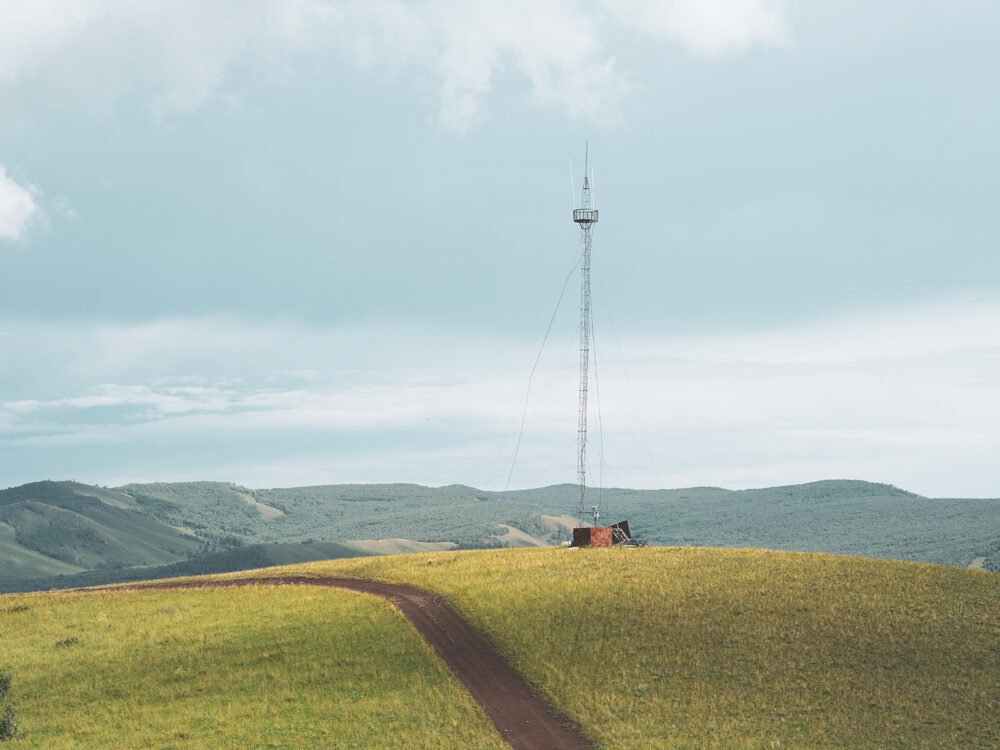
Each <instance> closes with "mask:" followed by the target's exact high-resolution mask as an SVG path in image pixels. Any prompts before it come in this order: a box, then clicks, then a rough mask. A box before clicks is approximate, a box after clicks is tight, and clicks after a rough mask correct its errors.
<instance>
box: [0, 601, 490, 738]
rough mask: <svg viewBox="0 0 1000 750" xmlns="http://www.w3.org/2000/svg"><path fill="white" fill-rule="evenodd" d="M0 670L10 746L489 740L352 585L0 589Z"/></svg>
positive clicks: (416, 647)
mask: <svg viewBox="0 0 1000 750" xmlns="http://www.w3.org/2000/svg"><path fill="white" fill-rule="evenodd" d="M73 639H75V640H73ZM60 644H62V645H60ZM0 669H4V670H6V671H9V672H11V673H12V674H13V677H14V689H13V699H14V701H15V703H16V705H17V709H18V713H19V717H20V723H21V727H22V735H21V736H20V737H18V738H17V739H15V740H12V741H9V742H6V743H3V744H4V747H7V746H9V747H10V748H12V750H13V748H45V749H46V750H58V749H59V748H178V749H180V748H314V747H315V748H320V747H321V748H428V749H432V748H433V749H434V750H439V749H440V748H496V749H497V750H499V748H502V747H503V743H502V742H501V740H500V738H499V736H498V735H497V734H496V731H495V729H494V728H493V727H492V725H491V724H490V723H489V721H488V719H487V718H486V717H485V715H484V714H483V713H482V711H481V710H480V709H479V707H478V706H476V705H475V704H474V703H473V701H472V700H471V698H470V697H469V696H468V694H467V693H465V691H464V690H463V689H462V688H461V686H460V685H459V684H458V683H457V681H456V680H455V679H454V678H453V677H452V676H451V675H450V673H448V671H447V668H446V667H445V666H444V665H443V664H442V663H441V662H440V661H439V660H438V659H437V657H436V656H435V655H434V654H433V652H432V650H431V649H430V648H429V647H428V646H427V645H426V644H425V643H424V642H423V640H422V639H421V638H420V636H419V635H418V634H417V633H416V631H415V630H414V629H413V627H412V626H411V625H410V624H409V623H408V622H407V621H406V620H405V618H403V616H402V615H401V614H400V613H399V612H398V611H397V610H395V609H394V608H393V607H392V606H391V605H390V604H389V603H387V602H385V601H383V600H381V599H377V598H375V597H370V596H365V595H360V594H355V593H352V592H343V591H336V590H330V589H319V588H313V587H284V588H275V587H252V588H242V589H224V590H186V591H185V590H180V591H147V592H121V593H89V594H32V595H17V596H3V597H0Z"/></svg>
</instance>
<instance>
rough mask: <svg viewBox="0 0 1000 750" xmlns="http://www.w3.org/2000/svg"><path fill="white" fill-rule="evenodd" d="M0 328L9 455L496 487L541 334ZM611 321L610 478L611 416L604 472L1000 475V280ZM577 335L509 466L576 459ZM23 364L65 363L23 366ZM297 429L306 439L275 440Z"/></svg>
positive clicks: (560, 350)
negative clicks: (733, 324)
mask: <svg viewBox="0 0 1000 750" xmlns="http://www.w3.org/2000/svg"><path fill="white" fill-rule="evenodd" d="M0 328H2V329H3V330H4V331H5V332H6V334H7V335H5V336H3V337H0V392H4V393H6V394H11V393H12V391H13V388H12V386H16V387H17V388H19V389H21V393H20V394H18V395H17V396H16V397H11V396H9V395H8V399H9V400H7V401H6V402H5V403H0V443H2V446H0V456H2V455H3V454H4V453H5V451H9V450H11V449H17V450H18V451H19V453H18V455H22V456H23V455H24V451H37V453H38V455H39V456H45V457H47V460H52V457H53V456H55V455H56V454H54V453H50V452H47V451H55V450H57V449H58V450H65V451H67V455H70V453H71V452H72V449H73V446H76V445H94V444H99V443H104V444H107V443H114V444H116V445H120V446H128V447H129V449H130V450H134V451H138V452H140V453H141V452H143V451H144V450H145V451H146V452H145V453H144V454H143V455H146V459H145V461H146V465H153V464H155V461H156V458H157V457H159V456H163V457H164V458H165V459H166V460H169V461H170V463H171V465H177V464H178V463H182V464H183V463H184V462H189V461H197V462H198V463H197V465H198V466H204V465H205V463H206V461H208V460H209V458H210V457H212V456H217V457H218V458H217V460H218V462H219V464H220V466H221V465H222V464H223V463H225V462H227V461H229V462H231V463H232V462H234V461H235V463H232V465H234V466H243V467H249V466H257V467H258V469H256V470H254V471H253V472H252V473H251V474H246V475H238V476H231V477H225V478H229V479H234V480H236V481H248V482H249V481H250V480H251V479H252V480H253V482H256V483H258V484H288V483H293V482H294V481H295V477H294V476H292V474H293V472H292V471H291V469H288V468H287V466H286V467H285V468H284V469H282V462H283V461H284V460H285V459H286V458H287V459H288V461H290V462H291V463H289V464H288V466H304V465H306V464H308V463H309V462H310V461H315V463H314V468H313V469H310V470H309V471H308V472H307V474H308V476H309V477H310V481H313V480H314V479H315V478H316V477H317V475H318V473H322V470H323V469H322V467H323V466H327V467H333V466H336V467H338V468H337V471H338V472H339V473H337V474H327V475H326V479H325V481H339V480H343V479H358V480H360V479H365V480H383V481H412V480H417V479H419V480H420V481H423V482H428V483H436V484H447V483H449V482H464V483H467V484H472V485H476V486H487V487H502V486H503V485H504V483H505V481H506V477H507V471H508V468H509V462H510V458H511V455H512V445H513V436H512V435H511V434H509V432H508V431H509V430H510V428H511V426H512V425H513V426H514V429H515V433H514V434H516V426H517V423H518V422H519V420H520V414H521V412H520V402H521V399H522V397H523V395H524V392H525V376H526V373H527V370H528V368H529V367H530V364H531V362H532V361H533V360H534V354H535V352H534V347H535V346H537V342H520V341H502V340H501V341H498V340H479V339H471V338H457V337H455V336H453V335H446V334H445V333H429V332H427V331H418V330H406V331H401V330H399V329H390V328H385V329H378V328H368V329H364V330H360V329H359V330H324V329H316V328H310V327H308V326H303V325H299V324H292V323H281V322H274V323H271V324H267V325H261V324H252V323H243V322H239V321H233V320H229V321H226V320H218V319H208V320H173V321H163V322H160V323H151V324H140V325H131V326H125V325H111V324H102V325H85V324H77V325H75V326H74V325H65V324H61V325H55V324H51V325H41V324H32V323H25V322H21V323H18V322H16V321H8V322H7V324H6V325H3V326H0ZM602 330H605V329H604V328H601V327H600V321H598V342H597V343H598V345H599V347H600V353H601V359H600V362H601V371H600V380H599V383H598V382H595V389H594V395H595V399H594V402H596V400H597V399H596V396H597V387H596V386H597V385H599V391H600V403H601V413H602V419H601V420H600V422H599V421H598V420H597V419H596V415H594V417H592V425H593V426H594V430H595V432H594V439H593V441H592V443H591V458H592V460H593V466H592V472H593V476H594V477H595V479H596V478H597V476H598V475H599V473H600V466H599V463H598V461H597V459H598V455H599V450H600V448H599V446H600V439H599V437H598V434H597V426H598V425H599V424H600V423H603V427H604V429H605V434H604V441H603V442H604V450H605V459H606V461H605V465H606V474H605V478H606V482H607V483H615V484H623V485H629V486H647V487H648V486H685V485H693V484H716V485H723V486H730V487H736V488H738V487H747V486H761V485H776V484H785V483H790V482H795V481H809V480H814V479H821V478H831V477H849V478H862V479H871V480H877V481H887V482H892V483H894V484H897V485H900V486H904V487H906V488H908V489H912V490H914V491H917V492H921V493H922V494H927V495H938V496H948V495H951V496H956V495H971V496H975V495H981V496H997V495H1000V486H998V485H997V483H996V472H995V456H996V453H997V451H998V450H1000V427H998V425H997V420H996V414H998V413H1000V391H998V390H997V388H996V384H995V373H996V367H997V364H998V362H1000V302H998V301H997V300H991V299H987V300H984V301H978V302H963V301H957V300H956V301H948V302H941V303H937V304H929V305H926V306H923V307H917V308H912V309H904V310H889V311H875V312H869V313H867V314H865V315H860V314H858V315H855V316H853V317H841V318H837V319H832V320H827V321H813V322H805V323H801V324H799V325H796V326H789V327H784V328H776V329H770V330H762V331H750V332H742V333H719V334H715V335H707V336H701V337H697V338H694V337H658V338H650V339H630V340H626V341H624V342H622V349H623V350H624V351H625V352H626V353H627V359H626V361H625V363H624V367H623V363H622V362H620V361H619V360H618V358H617V356H616V355H617V347H615V346H614V345H613V344H612V342H611V341H610V340H609V339H608V337H607V335H606V332H605V334H602V333H601V331H602ZM568 343H569V344H570V345H569V346H563V345H561V344H560V345H553V346H552V347H550V348H549V349H547V351H546V354H545V356H544V357H543V359H542V362H541V366H540V369H539V372H538V375H537V376H536V378H537V379H536V381H535V384H534V387H533V390H532V392H533V397H532V400H531V402H530V404H529V408H528V424H527V431H526V433H525V436H524V441H523V443H522V445H521V449H520V458H519V460H518V464H517V467H516V471H515V472H514V476H513V486H537V485H540V484H545V483H554V482H560V481H572V478H573V472H574V468H575V464H574V457H573V456H574V446H573V443H574V440H575V437H576V404H575V400H576V383H575V377H576V372H575V356H574V351H573V347H572V345H571V344H572V342H568ZM564 354H565V355H567V356H565V357H563V355H564ZM18 367H23V368H25V370H24V371H25V372H27V371H30V372H33V373H56V374H57V377H58V378H59V379H58V380H56V381H48V380H46V379H44V378H41V377H35V378H26V377H24V375H23V372H21V371H19V370H17V368H18ZM279 368H280V371H279ZM300 371H308V377H305V378H304V377H302V372H300ZM110 378H118V379H119V380H118V381H117V383H118V384H112V383H114V382H116V381H112V380H110ZM24 389H27V390H26V391H25V390H24ZM505 435H506V436H507V440H506V442H505V440H504V437H505ZM191 445H196V446H198V447H197V448H190V449H189V448H188V447H187V446H191ZM286 445H296V446H300V447H298V448H296V449H295V450H294V451H293V452H289V453H285V454H283V455H280V456H278V455H277V454H279V453H280V451H281V450H282V449H283V446H286ZM345 445H347V446H349V447H348V448H347V449H345V448H344V446H345ZM143 446H146V448H143ZM206 446H208V447H206ZM334 446H337V447H336V448H335V447H334ZM345 450H346V451H347V452H346V453H345ZM185 451H189V452H190V451H195V453H196V454H197V455H195V453H191V454H190V455H188V453H185ZM313 453H315V454H319V455H321V456H326V458H316V459H314V458H312V457H311V456H312V454H313ZM106 455H107V456H113V455H114V452H110V453H107V454H106ZM234 455H235V456H238V460H237V459H236V458H234ZM178 456H179V457H180V458H178ZM451 456H454V457H456V461H451V460H450V458H449V457H451ZM258 459H259V461H258ZM324 462H326V463H324ZM227 465H229V464H227ZM265 466H267V467H270V469H268V471H270V472H271V473H270V474H265V473H262V472H264V468H263V467H265ZM352 466H354V467H355V470H353V471H352V470H351V467H352ZM0 468H2V462H0ZM328 470H329V471H332V469H329V468H328ZM107 471H108V472H109V473H115V474H116V475H117V472H119V469H118V468H116V467H115V466H110V467H109V468H108V470H107ZM0 474H2V471H0ZM157 476H162V475H161V474H157ZM185 476H190V473H189V474H187V475H185ZM213 476H220V474H218V473H215V472H214V471H213ZM268 476H270V477H271V478H270V479H268V478H267V477H268ZM36 478H37V477H36ZM94 478H95V479H100V477H98V476H96V475H95V476H94ZM147 478H148V477H147Z"/></svg>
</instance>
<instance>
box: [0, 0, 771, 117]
mask: <svg viewBox="0 0 1000 750" xmlns="http://www.w3.org/2000/svg"><path fill="white" fill-rule="evenodd" d="M601 5H602V8H603V10H598V9H597V8H595V7H594V6H592V5H591V4H590V3H585V2H583V1H582V0H504V1H503V2H501V1H500V0H463V1H462V2H456V1H455V0H425V1H424V2H421V3H411V2H403V0H218V1H217V2H211V3H206V2H201V0H146V2H142V3H137V2H133V1H132V0H63V1H61V2H60V1H57V0H36V1H35V2H31V3H14V2H11V3H3V4H0V92H2V93H3V94H4V96H3V101H4V104H2V105H0V115H4V116H5V117H6V119H8V120H15V119H19V118H20V119H25V118H26V119H28V120H30V114H26V111H30V110H34V109H38V108H41V107H48V106H58V105H54V104H52V103H53V102H62V103H64V104H63V106H69V107H72V108H75V109H84V110H87V111H94V110H98V111H100V110H107V109H110V108H111V107H112V106H113V105H114V104H115V102H116V101H117V100H118V99H120V98H122V97H128V96H139V97H141V98H143V99H145V100H147V101H148V102H149V103H150V105H151V106H152V108H153V109H154V111H156V112H158V113H161V114H164V113H172V112H183V111H187V110H191V109H194V108H196V107H198V106H200V105H202V104H203V103H204V102H205V101H206V100H208V99H209V98H211V97H213V96H217V95H220V94H226V93H228V92H229V90H230V89H231V87H232V86H234V85H236V84H235V83H234V81H236V80H237V79H239V78H240V76H239V73H240V72H246V71H249V72H250V73H251V74H252V75H253V74H273V73H275V72H278V73H279V74H289V71H290V70H291V69H292V67H291V65H292V62H293V61H294V60H295V58H296V57H297V56H299V55H303V54H322V53H325V52H328V51H330V50H332V51H334V52H335V53H337V54H340V55H341V56H343V57H345V58H346V59H348V60H349V61H350V62H351V63H352V64H355V65H357V66H359V67H360V68H362V69H383V70H387V71H392V73H393V74H394V75H402V76H406V77H412V76H414V75H416V77H417V78H418V79H426V78H430V79H431V80H433V81H435V84H434V85H435V87H436V89H437V98H438V101H439V105H438V117H439V120H440V122H441V123H442V124H443V125H444V126H445V127H446V128H449V129H452V130H456V131H462V130H466V129H468V128H469V127H470V126H472V125H474V124H475V123H476V122H478V121H479V120H481V119H482V118H483V117H484V116H486V114H487V106H486V99H487V97H488V96H489V95H490V93H491V91H492V90H493V88H494V84H495V82H496V80H497V79H498V78H501V77H508V78H511V77H512V78H513V79H514V80H517V81H518V82H520V83H522V84H523V83H526V84H527V86H528V89H529V90H530V96H531V98H532V99H533V100H535V101H537V102H539V103H541V104H543V105H547V106H554V107H559V108H561V109H563V110H564V111H565V112H566V113H568V114H569V115H570V116H573V117H586V118H590V119H602V118H608V117H614V116H615V114H616V112H617V109H618V106H619V103H620V101H621V100H622V99H623V97H624V96H625V95H626V94H627V93H628V92H629V90H630V89H631V88H632V84H631V76H630V75H629V74H628V73H627V72H626V71H623V70H621V69H620V68H619V66H618V63H617V62H616V59H615V55H614V54H613V51H612V50H609V49H608V37H609V36H610V35H609V34H608V30H609V26H608V22H609V19H610V20H611V21H613V22H616V23H618V24H621V25H624V26H626V27H629V28H632V29H635V30H637V31H638V32H640V33H643V34H647V35H650V36H652V37H653V38H654V39H656V40H658V41H667V42H680V43H681V44H684V45H685V46H687V47H688V48H689V49H691V50H693V51H695V52H697V53H705V54H719V53H721V52H725V51H727V50H730V49H743V48H746V47H747V46H749V45H751V44H756V43H772V42H774V41H778V40H780V39H782V38H783V37H784V36H785V34H786V33H787V28H788V22H787V19H786V17H785V13H784V8H783V5H782V4H781V3H780V2H776V1H775V0H672V1H671V2H653V1H652V0H604V2H602V3H601Z"/></svg>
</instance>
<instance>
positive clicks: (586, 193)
mask: <svg viewBox="0 0 1000 750" xmlns="http://www.w3.org/2000/svg"><path fill="white" fill-rule="evenodd" d="M584 153H585V156H584V162H583V163H584V167H583V201H582V203H581V207H580V208H575V209H573V221H575V222H576V223H577V224H579V225H580V230H581V231H582V233H583V237H582V239H583V256H582V258H581V260H580V413H579V416H578V420H577V443H576V479H577V482H578V483H579V485H580V501H579V504H578V506H577V515H578V516H579V517H580V526H583V524H584V520H583V515H584V512H585V509H586V507H587V505H586V498H587V384H588V379H589V376H590V230H591V227H593V225H594V224H596V223H597V209H596V208H594V207H593V206H592V205H591V196H590V175H589V174H588V169H589V161H590V144H589V143H588V144H587V146H586V151H585V152H584ZM597 513H598V511H597V508H596V507H595V508H594V519H595V521H596V519H597Z"/></svg>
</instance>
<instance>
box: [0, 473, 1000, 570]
mask: <svg viewBox="0 0 1000 750" xmlns="http://www.w3.org/2000/svg"><path fill="white" fill-rule="evenodd" d="M576 493H577V489H576V487H575V486H574V485H569V484H566V485H555V486H552V487H545V488H540V489H532V490H520V491H512V492H506V493H500V492H490V491H482V490H477V489H475V488H472V487H465V486H462V485H451V486H447V487H437V488H430V487H422V486H418V485H412V484H380V485H328V486H318V487H293V488H283V489H257V490H255V489H249V488H246V487H240V486H238V485H235V484H230V483H225V482H184V483H156V484H130V485H126V486H123V487H117V488H104V487H95V486H90V485H85V484H79V483H76V482H51V481H46V482H36V483H32V484H28V485H23V486H21V487H14V488H11V489H7V490H2V491H0V589H3V588H6V589H7V590H10V589H11V588H12V587H16V585H15V584H12V583H11V582H12V581H15V582H16V581H25V580H27V579H40V578H50V577H53V576H67V575H71V574H79V573H81V572H84V571H94V570H97V571H121V570H125V569H128V570H139V569H145V570H149V571H153V570H155V569H156V567H157V566H163V565H172V564H176V563H180V562H182V561H190V560H195V561H197V560H204V561H206V563H205V565H206V570H208V569H210V568H211V566H212V565H218V564H220V563H219V561H220V560H222V559H225V560H226V561H227V563H226V564H227V565H232V564H233V563H232V560H234V559H245V560H247V561H248V564H249V562H250V561H257V562H258V563H259V562H260V561H261V560H268V559H271V558H278V559H280V558H282V557H283V556H286V555H288V554H289V552H288V550H287V549H286V548H282V547H274V546H273V545H287V544H301V543H310V544H311V546H306V547H302V548H301V550H300V552H299V553H297V554H299V556H300V557H301V558H302V559H307V558H309V557H310V556H312V557H313V558H315V557H316V556H322V555H326V554H331V555H332V554H335V553H334V552H333V551H331V550H334V549H336V550H337V552H336V554H337V555H339V554H353V553H360V552H369V553H385V552H393V551H411V550H422V549H434V548H437V549H441V548H449V547H465V548H472V547H494V546H515V545H530V544H551V543H555V542H559V541H562V540H563V539H566V538H567V536H568V529H569V528H571V527H572V525H573V519H572V517H571V514H572V513H573V510H574V508H575V506H576V502H577V495H576ZM593 498H594V499H595V500H597V499H599V500H600V502H601V505H602V507H603V509H604V516H603V520H605V521H608V522H612V521H615V520H618V519H620V518H628V519H630V521H631V523H632V528H633V530H634V532H635V533H636V534H637V536H640V537H642V538H645V539H646V540H648V541H649V542H650V543H651V544H663V545H706V546H721V547H762V548H770V549H783V550H803V551H818V552H833V553H840V554H850V555H861V556H868V557H883V558H893V559H899V560H917V561H924V562H934V563H943V564H947V565H957V566H963V567H964V566H969V565H975V566H977V567H985V568H987V569H992V570H1000V500H997V499H980V500H971V499H932V498H926V497H921V496H919V495H916V494H914V493H912V492H906V491H905V490H901V489H899V488H896V487H893V486H891V485H885V484H873V483H871V482H861V481H848V480H835V481H823V482H813V483H809V484H802V485H791V486H787V487H771V488H766V489H756V490H740V491H732V490H725V489H721V488H718V487H693V488H687V489H678V490H628V489H604V490H593ZM331 542H339V543H344V544H345V545H346V546H345V547H344V548H343V549H341V548H331V547H329V546H324V544H326V543H331ZM252 545H260V548H259V549H256V551H254V552H253V553H252V554H251V553H250V552H249V551H248V552H247V553H243V554H240V555H235V556H234V555H228V556H226V557H225V558H220V557H219V556H218V555H219V554H220V553H224V552H227V551H230V550H238V549H246V548H248V547H250V546H252ZM272 550H273V551H272ZM212 555H214V557H211V556H212ZM210 560H211V561H213V562H211V564H209V562H207V561H210ZM188 567H189V568H190V566H188ZM195 567H197V566H195ZM131 576H132V574H131V573H130V574H129V577H131ZM91 578H92V576H88V578H87V580H90V579H91ZM118 578H121V575H120V574H119V575H118ZM37 583H39V582H38V581H37V580H36V584H37ZM33 587H37V586H33Z"/></svg>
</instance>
